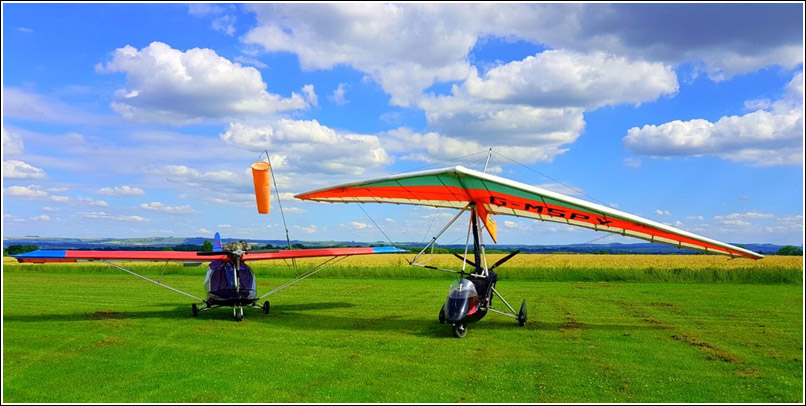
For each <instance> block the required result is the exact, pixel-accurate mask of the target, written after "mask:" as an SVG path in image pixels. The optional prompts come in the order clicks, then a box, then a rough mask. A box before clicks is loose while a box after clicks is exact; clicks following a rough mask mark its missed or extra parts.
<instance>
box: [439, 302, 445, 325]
mask: <svg viewBox="0 0 806 406" xmlns="http://www.w3.org/2000/svg"><path fill="white" fill-rule="evenodd" d="M439 324H445V305H442V308H441V309H439Z"/></svg>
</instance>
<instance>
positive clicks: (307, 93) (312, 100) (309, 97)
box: [302, 84, 319, 106]
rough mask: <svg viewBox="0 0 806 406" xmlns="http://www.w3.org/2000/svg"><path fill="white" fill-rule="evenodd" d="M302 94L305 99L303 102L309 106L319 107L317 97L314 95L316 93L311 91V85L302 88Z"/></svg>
mask: <svg viewBox="0 0 806 406" xmlns="http://www.w3.org/2000/svg"><path fill="white" fill-rule="evenodd" d="M302 94H303V96H304V97H305V100H306V101H307V102H308V103H309V104H310V105H311V106H318V105H319V96H317V95H316V91H314V89H313V85H310V84H308V85H305V86H302Z"/></svg>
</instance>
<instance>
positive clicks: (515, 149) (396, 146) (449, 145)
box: [384, 128, 567, 163]
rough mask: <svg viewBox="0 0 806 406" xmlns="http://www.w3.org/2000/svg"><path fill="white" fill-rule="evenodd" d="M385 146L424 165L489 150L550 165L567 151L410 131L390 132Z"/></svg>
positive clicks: (554, 147)
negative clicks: (424, 163) (549, 163)
mask: <svg viewBox="0 0 806 406" xmlns="http://www.w3.org/2000/svg"><path fill="white" fill-rule="evenodd" d="M386 135H387V137H386V138H384V145H385V146H386V147H387V149H388V150H389V151H390V152H401V153H406V154H405V155H403V156H402V157H401V159H409V160H420V161H424V162H432V163H433V162H443V161H452V160H456V159H457V158H461V157H464V156H466V155H469V154H473V153H476V152H479V151H483V150H485V149H487V148H489V147H492V148H493V150H494V151H495V152H497V153H500V154H502V155H504V156H507V157H509V158H510V159H513V160H515V161H519V162H525V163H532V162H538V161H542V162H551V161H552V160H553V159H554V158H555V157H556V156H557V155H560V154H562V153H564V152H565V151H567V149H564V148H560V147H558V146H556V145H546V146H512V145H498V144H497V142H498V141H499V140H498V139H494V140H490V141H489V142H490V143H491V144H487V143H481V142H476V141H468V140H463V139H460V138H456V137H449V136H445V135H440V134H438V133H433V132H430V133H426V134H420V133H416V132H414V131H412V130H411V129H408V128H398V129H395V130H391V131H388V132H387V133H386Z"/></svg>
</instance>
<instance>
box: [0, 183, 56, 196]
mask: <svg viewBox="0 0 806 406" xmlns="http://www.w3.org/2000/svg"><path fill="white" fill-rule="evenodd" d="M3 193H4V194H6V196H14V197H21V198H39V197H47V196H48V192H46V191H44V190H41V188H40V187H39V186H36V185H29V186H9V187H8V188H5V189H3Z"/></svg>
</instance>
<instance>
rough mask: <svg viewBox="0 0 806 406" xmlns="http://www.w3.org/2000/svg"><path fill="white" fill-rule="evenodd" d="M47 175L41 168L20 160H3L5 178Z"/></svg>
mask: <svg viewBox="0 0 806 406" xmlns="http://www.w3.org/2000/svg"><path fill="white" fill-rule="evenodd" d="M46 177H47V175H46V174H45V171H44V170H42V169H41V168H37V167H35V166H32V165H29V164H27V163H25V162H22V161H16V160H8V161H3V178H7V179H44V178H46Z"/></svg>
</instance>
